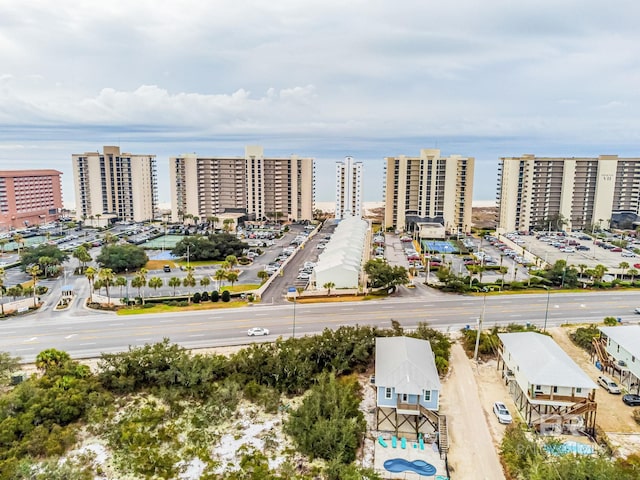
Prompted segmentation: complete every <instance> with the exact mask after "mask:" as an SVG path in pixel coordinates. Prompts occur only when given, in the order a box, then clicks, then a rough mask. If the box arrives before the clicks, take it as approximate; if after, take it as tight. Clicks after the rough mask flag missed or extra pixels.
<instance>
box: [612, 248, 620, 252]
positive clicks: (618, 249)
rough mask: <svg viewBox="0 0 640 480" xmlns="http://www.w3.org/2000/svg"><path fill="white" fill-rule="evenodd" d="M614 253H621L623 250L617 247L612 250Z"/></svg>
mask: <svg viewBox="0 0 640 480" xmlns="http://www.w3.org/2000/svg"><path fill="white" fill-rule="evenodd" d="M611 251H612V252H621V251H622V249H621V248H620V247H615V248H612V249H611Z"/></svg>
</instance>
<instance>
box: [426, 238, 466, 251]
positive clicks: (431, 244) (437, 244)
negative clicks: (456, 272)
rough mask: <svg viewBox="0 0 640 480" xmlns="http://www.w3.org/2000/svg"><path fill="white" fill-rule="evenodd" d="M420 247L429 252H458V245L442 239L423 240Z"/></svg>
mask: <svg viewBox="0 0 640 480" xmlns="http://www.w3.org/2000/svg"><path fill="white" fill-rule="evenodd" d="M422 249H423V250H424V251H425V252H429V253H458V247H456V246H455V245H454V244H453V243H451V242H446V241H444V240H423V241H422Z"/></svg>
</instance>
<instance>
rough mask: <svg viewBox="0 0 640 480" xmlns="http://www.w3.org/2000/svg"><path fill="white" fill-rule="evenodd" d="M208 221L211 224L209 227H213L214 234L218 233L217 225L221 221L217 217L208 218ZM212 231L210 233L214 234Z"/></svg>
mask: <svg viewBox="0 0 640 480" xmlns="http://www.w3.org/2000/svg"><path fill="white" fill-rule="evenodd" d="M207 221H208V222H209V225H211V226H213V232H215V231H216V224H217V223H218V222H219V221H220V219H219V218H218V217H216V216H213V217H207ZM213 232H211V231H210V233H213Z"/></svg>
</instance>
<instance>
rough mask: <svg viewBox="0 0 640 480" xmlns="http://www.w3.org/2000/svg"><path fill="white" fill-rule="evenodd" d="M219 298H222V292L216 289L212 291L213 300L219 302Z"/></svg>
mask: <svg viewBox="0 0 640 480" xmlns="http://www.w3.org/2000/svg"><path fill="white" fill-rule="evenodd" d="M218 300H220V293H219V292H218V291H217V290H214V291H213V292H211V301H212V302H217V301H218Z"/></svg>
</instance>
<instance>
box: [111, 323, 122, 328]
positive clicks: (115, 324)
mask: <svg viewBox="0 0 640 480" xmlns="http://www.w3.org/2000/svg"><path fill="white" fill-rule="evenodd" d="M109 326H110V327H124V326H125V324H124V323H110V324H109Z"/></svg>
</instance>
